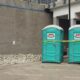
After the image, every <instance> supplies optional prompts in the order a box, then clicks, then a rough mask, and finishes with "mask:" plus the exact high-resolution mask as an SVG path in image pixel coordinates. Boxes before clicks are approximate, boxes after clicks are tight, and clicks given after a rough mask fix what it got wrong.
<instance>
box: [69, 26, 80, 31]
mask: <svg viewBox="0 0 80 80" xmlns="http://www.w3.org/2000/svg"><path fill="white" fill-rule="evenodd" d="M77 27H80V25H74V26H72V27H70V28H69V30H71V29H74V28H77Z"/></svg>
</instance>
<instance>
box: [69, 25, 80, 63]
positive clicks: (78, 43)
mask: <svg viewBox="0 0 80 80" xmlns="http://www.w3.org/2000/svg"><path fill="white" fill-rule="evenodd" d="M69 40H73V41H72V42H69V51H68V57H69V63H80V25H75V26H72V27H70V28H69Z"/></svg>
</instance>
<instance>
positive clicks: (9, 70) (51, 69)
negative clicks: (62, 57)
mask: <svg viewBox="0 0 80 80" xmlns="http://www.w3.org/2000/svg"><path fill="white" fill-rule="evenodd" d="M0 80H80V65H79V64H67V63H62V64H52V63H51V64H50V63H47V64H46V63H44V64H42V63H27V64H15V65H0Z"/></svg>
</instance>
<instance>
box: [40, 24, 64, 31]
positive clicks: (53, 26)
mask: <svg viewBox="0 0 80 80" xmlns="http://www.w3.org/2000/svg"><path fill="white" fill-rule="evenodd" d="M47 28H57V29H59V30H63V28H61V27H59V26H57V25H48V26H46V27H45V28H43V29H42V30H44V29H47Z"/></svg>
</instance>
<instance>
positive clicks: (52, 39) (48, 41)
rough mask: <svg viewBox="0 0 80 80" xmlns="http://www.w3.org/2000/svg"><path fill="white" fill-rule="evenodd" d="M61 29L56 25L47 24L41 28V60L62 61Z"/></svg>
mask: <svg viewBox="0 0 80 80" xmlns="http://www.w3.org/2000/svg"><path fill="white" fill-rule="evenodd" d="M61 40H63V29H62V28H61V27H59V26H57V25H48V26H46V27H45V28H43V29H42V62H56V63H61V62H62V61H63V44H62V42H61Z"/></svg>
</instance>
